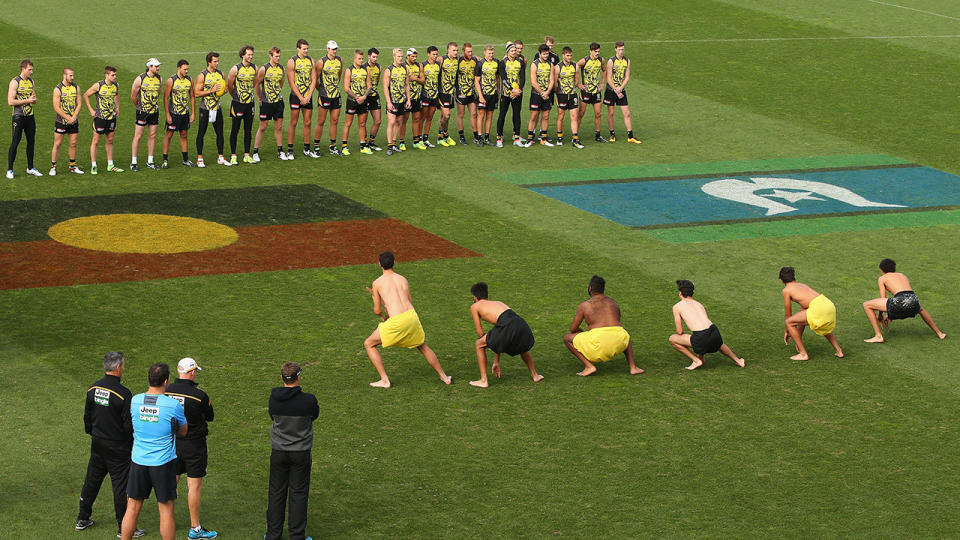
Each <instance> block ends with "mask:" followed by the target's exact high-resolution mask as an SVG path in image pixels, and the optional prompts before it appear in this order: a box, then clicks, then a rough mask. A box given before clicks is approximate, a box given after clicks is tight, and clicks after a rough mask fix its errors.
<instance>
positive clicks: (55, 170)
mask: <svg viewBox="0 0 960 540" xmlns="http://www.w3.org/2000/svg"><path fill="white" fill-rule="evenodd" d="M47 174H49V175H50V176H56V175H57V168H56V167H50V172H49V173H47Z"/></svg>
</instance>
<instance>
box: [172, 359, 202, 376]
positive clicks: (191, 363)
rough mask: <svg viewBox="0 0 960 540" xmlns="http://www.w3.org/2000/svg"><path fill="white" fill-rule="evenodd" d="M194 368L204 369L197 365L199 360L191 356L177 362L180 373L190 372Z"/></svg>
mask: <svg viewBox="0 0 960 540" xmlns="http://www.w3.org/2000/svg"><path fill="white" fill-rule="evenodd" d="M193 370H197V371H203V370H202V369H200V366H198V365H197V361H196V360H194V359H193V358H190V357H189V356H188V357H186V358H182V359H180V362H179V363H178V364H177V371H178V372H180V373H190V372H191V371H193Z"/></svg>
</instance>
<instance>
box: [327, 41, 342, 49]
mask: <svg viewBox="0 0 960 540" xmlns="http://www.w3.org/2000/svg"><path fill="white" fill-rule="evenodd" d="M327 48H328V49H339V48H340V47H339V46H337V42H336V41H334V40H332V39H331V40H330V41H328V42H327Z"/></svg>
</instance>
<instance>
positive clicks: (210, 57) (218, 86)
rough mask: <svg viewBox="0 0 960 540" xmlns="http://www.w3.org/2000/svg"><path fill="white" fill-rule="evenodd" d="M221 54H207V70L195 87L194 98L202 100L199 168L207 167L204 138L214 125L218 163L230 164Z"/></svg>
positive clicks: (198, 133) (199, 128)
mask: <svg viewBox="0 0 960 540" xmlns="http://www.w3.org/2000/svg"><path fill="white" fill-rule="evenodd" d="M219 67H220V53H217V52H213V51H211V52H209V53H207V69H205V70H203V71H201V72H200V74H199V75H197V82H196V83H195V84H194V86H193V96H194V98H198V99H200V118H199V123H198V125H197V167H201V168H203V167H206V165H205V164H204V162H203V137H204V135H206V133H207V125H208V124H213V131H214V132H215V133H216V134H217V163H218V164H219V165H224V166H226V167H229V166H230V162H229V161H227V160H226V159H224V157H223V115H222V114H220V97H221V96H223V95H224V94H225V93H226V92H227V80H226V79H224V78H223V72H222V71H220V69H219Z"/></svg>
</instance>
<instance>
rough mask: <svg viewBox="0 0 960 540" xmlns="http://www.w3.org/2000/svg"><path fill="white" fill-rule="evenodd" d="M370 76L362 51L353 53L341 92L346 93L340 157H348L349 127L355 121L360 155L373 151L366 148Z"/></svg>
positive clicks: (357, 50) (358, 50)
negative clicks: (358, 136)
mask: <svg viewBox="0 0 960 540" xmlns="http://www.w3.org/2000/svg"><path fill="white" fill-rule="evenodd" d="M370 88H371V83H370V76H369V74H368V73H367V63H366V61H365V59H364V58H363V51H362V50H360V49H356V50H354V51H353V63H352V64H350V67H348V68H347V70H346V71H345V72H344V77H343V91H344V92H346V93H347V110H346V115H347V116H346V118H344V120H343V136H342V137H341V138H340V140H341V144H342V147H341V148H340V155H342V156H349V155H350V149H349V148H348V146H349V143H348V142H347V141H348V140H349V138H350V125H351V124H353V119H354V117H356V119H357V134H358V135H360V153H361V154H372V153H373V150H371V149H370V148H368V147H367V98H369V97H370Z"/></svg>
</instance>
